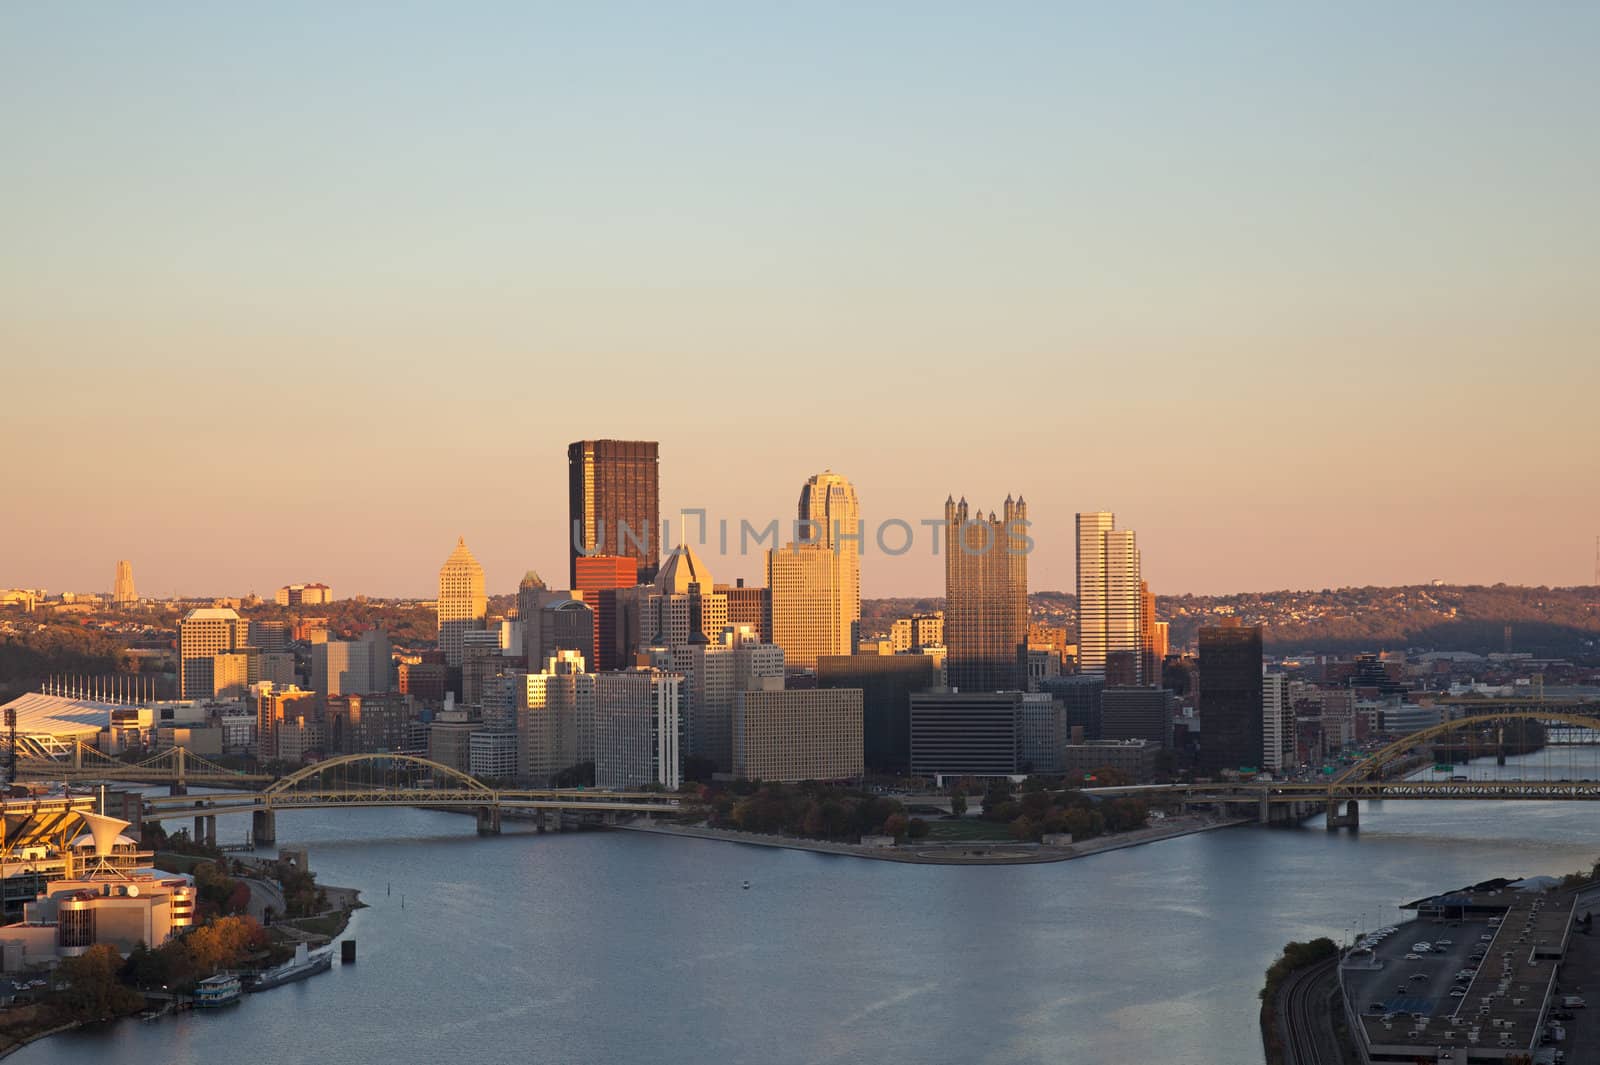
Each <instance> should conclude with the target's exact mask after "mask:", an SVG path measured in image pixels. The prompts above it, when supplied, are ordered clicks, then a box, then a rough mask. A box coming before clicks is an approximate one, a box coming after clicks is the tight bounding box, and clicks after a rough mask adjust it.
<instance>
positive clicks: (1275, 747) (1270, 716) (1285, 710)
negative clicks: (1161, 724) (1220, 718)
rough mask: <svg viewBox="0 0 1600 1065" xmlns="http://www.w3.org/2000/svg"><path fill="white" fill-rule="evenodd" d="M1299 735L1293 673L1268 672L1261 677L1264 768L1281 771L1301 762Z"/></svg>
mask: <svg viewBox="0 0 1600 1065" xmlns="http://www.w3.org/2000/svg"><path fill="white" fill-rule="evenodd" d="M1202 724H1203V723H1202ZM1295 739H1296V737H1295V713H1294V703H1293V702H1292V701H1291V700H1290V698H1289V675H1288V674H1287V673H1268V674H1267V675H1266V676H1264V677H1262V678H1261V768H1263V769H1268V770H1271V771H1272V772H1274V773H1281V772H1283V771H1284V770H1286V769H1293V768H1294V767H1295V766H1296V765H1298V764H1299V760H1298V759H1297V758H1296V757H1295V749H1296V744H1295Z"/></svg>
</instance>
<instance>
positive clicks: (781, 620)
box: [767, 470, 861, 669]
mask: <svg viewBox="0 0 1600 1065" xmlns="http://www.w3.org/2000/svg"><path fill="white" fill-rule="evenodd" d="M797 518H798V522H799V524H798V525H797V527H796V532H797V533H798V534H799V536H800V539H798V540H794V541H791V542H790V543H789V544H788V545H787V546H786V547H784V548H782V549H781V550H778V549H774V550H772V551H768V552H767V590H768V594H769V596H770V597H771V609H772V634H771V639H772V642H773V643H775V644H777V645H778V646H779V647H782V648H783V653H784V660H785V661H786V662H787V664H788V665H789V667H790V668H794V669H815V668H816V665H817V659H818V658H820V657H822V656H823V655H848V654H853V653H854V652H855V649H856V644H857V643H858V642H859V639H860V634H861V554H860V541H859V539H858V537H859V535H860V532H861V508H860V505H859V504H858V503H857V501H856V490H855V489H854V488H853V487H852V486H851V484H850V482H849V481H847V480H845V479H844V478H843V477H841V476H839V475H838V474H836V473H834V472H832V471H831V470H829V471H825V472H823V473H819V474H817V475H816V476H814V477H812V478H811V479H810V480H808V481H806V483H805V485H804V486H803V487H802V488H801V489H800V505H799V507H798V514H797Z"/></svg>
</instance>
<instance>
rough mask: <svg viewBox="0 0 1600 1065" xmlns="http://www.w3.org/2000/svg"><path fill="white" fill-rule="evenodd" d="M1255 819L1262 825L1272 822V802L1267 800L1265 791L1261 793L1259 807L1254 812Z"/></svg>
mask: <svg viewBox="0 0 1600 1065" xmlns="http://www.w3.org/2000/svg"><path fill="white" fill-rule="evenodd" d="M1256 821H1257V823H1258V824H1263V825H1270V824H1272V803H1270V802H1268V801H1267V793H1266V792H1265V791H1263V792H1262V793H1261V804H1260V809H1259V810H1257V812H1256Z"/></svg>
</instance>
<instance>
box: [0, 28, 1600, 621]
mask: <svg viewBox="0 0 1600 1065" xmlns="http://www.w3.org/2000/svg"><path fill="white" fill-rule="evenodd" d="M1597 39H1600V7H1596V6H1594V5H1581V4H1543V5H1536V6H1534V7H1526V6H1521V5H1510V4H1504V3H1472V2H1459V0H1453V2H1427V0H1417V2H1411V3H1406V4H1389V3H1376V2H1366V3H1354V4H1339V5H1335V4H1325V5H1310V4H1283V5H1268V4H1257V3H1228V2H1221V0H1219V2H1215V3H1208V4H1181V3H1176V2H1171V3H1154V2H1153V3H1136V4H1127V5H1111V4H1101V5H1091V4H1074V3H1023V2H1015V3H1007V4H1004V5H976V4H958V3H931V2H905V3H895V2H887V0H885V2H879V3H874V4H870V5H861V4H846V3H825V2H818V3H811V4H789V5H778V4H774V3H734V2H727V3H695V2H689V0H684V2H675V3H638V4H623V3H595V4H571V3H550V4H538V3H490V2H479V3H473V4H446V3H416V4H389V3H385V4H359V3H342V4H320V3H282V4H273V5H247V4H235V3H221V4H198V3H196V4H183V3H172V4H160V5H133V4H121V3H105V4H98V5H97V4H90V3H85V4H71V5H63V4H48V3H42V2H41V3H11V4H6V5H4V6H3V7H0V144H3V145H4V146H5V147H4V163H3V166H0V189H3V190H4V194H3V195H0V235H3V239H0V501H3V504H4V512H3V513H0V587H9V586H25V587H45V588H49V589H51V590H52V591H55V590H78V591H108V590H109V589H110V586H111V581H112V576H113V572H114V564H115V562H116V560H117V559H119V558H127V559H130V560H131V561H132V562H133V565H134V574H135V578H136V580H137V581H138V584H139V588H140V591H141V592H142V593H143V594H147V595H170V594H174V593H177V594H183V595H202V594H219V595H220V594H242V593H244V592H246V591H250V590H254V591H256V592H260V593H266V592H270V590H271V589H273V588H275V587H277V586H278V585H280V584H284V583H289V582H291V581H315V580H321V581H325V582H327V583H329V584H331V585H333V587H334V590H335V592H336V594H338V595H341V596H343V595H347V594H349V595H353V594H357V593H366V594H370V595H414V596H430V595H432V594H433V593H434V591H435V590H436V588H437V572H438V567H439V565H440V564H441V563H442V562H443V561H444V559H445V557H446V556H447V555H448V554H449V553H450V550H451V549H452V547H453V546H454V544H455V542H456V538H457V537H458V536H464V537H466V540H467V543H468V545H469V546H470V547H471V548H472V550H473V551H474V553H475V554H476V555H477V557H478V558H479V560H480V561H481V562H482V563H483V564H484V567H485V569H486V571H487V575H488V583H489V589H490V591H491V592H503V591H510V590H512V589H513V588H514V587H515V585H516V582H517V580H518V579H519V578H520V577H521V575H522V574H523V572H524V571H525V570H527V569H530V568H533V569H537V570H539V571H540V572H541V573H544V574H546V575H547V576H548V577H549V578H550V580H551V583H552V585H555V584H560V583H564V580H565V577H564V574H565V571H566V544H567V534H566V528H565V526H566V521H567V515H566V495H565V476H566V459H565V449H566V445H567V443H568V442H570V441H572V440H577V439H584V438H599V437H614V438H625V439H652V440H658V441H660V444H661V494H662V500H661V503H662V510H663V513H664V514H669V515H670V514H675V513H676V512H677V511H678V510H679V509H681V508H691V507H693V508H704V509H705V510H706V511H707V512H708V513H709V514H710V515H711V517H712V519H713V522H715V521H716V520H717V519H719V518H723V517H726V518H728V519H729V520H730V521H731V522H732V523H733V527H734V528H735V529H737V527H738V523H739V521H741V520H749V521H751V522H752V524H754V525H756V526H758V527H759V526H763V525H765V523H766V522H767V521H769V520H771V519H772V518H780V519H783V520H788V519H789V518H790V517H791V515H792V514H793V513H794V508H795V503H796V499H797V497H798V493H799V490H800V486H801V484H802V483H803V482H804V480H805V478H806V477H808V476H809V475H811V474H813V473H816V472H818V471H820V470H822V469H824V468H831V469H833V470H836V471H838V472H841V473H843V474H845V475H846V476H847V477H849V478H850V479H851V480H852V481H853V482H854V483H855V485H856V487H857V491H858V493H859V496H860V499H861V505H862V509H863V512H864V517H865V518H866V520H867V521H868V524H869V527H871V526H874V525H875V524H876V523H878V522H881V521H883V520H885V519H888V518H899V519H901V520H905V521H909V522H911V523H912V524H913V525H915V524H916V522H917V521H918V520H920V519H922V518H934V517H937V516H938V515H939V514H940V513H941V506H942V503H943V501H944V499H945V497H946V495H947V494H954V495H956V496H958V497H959V496H962V495H965V496H966V498H967V499H968V500H969V501H970V503H971V504H972V505H973V506H974V507H978V508H984V509H988V508H991V507H998V506H1000V505H1001V502H1002V501H1003V500H1004V498H1005V497H1006V495H1007V494H1008V493H1011V494H1017V493H1020V494H1022V495H1023V496H1025V497H1026V498H1027V500H1028V503H1029V506H1030V516H1031V518H1032V520H1033V522H1034V530H1033V535H1034V539H1035V541H1036V544H1037V547H1036V550H1035V552H1034V554H1033V555H1032V556H1031V558H1030V562H1029V566H1030V582H1029V583H1030V586H1031V587H1033V588H1035V589H1070V588H1071V586H1072V583H1073V568H1074V558H1073V538H1072V517H1073V514H1074V513H1075V512H1077V511H1082V510H1097V509H1107V510H1112V511H1115V512H1116V514H1117V517H1118V521H1119V524H1120V525H1122V526H1124V527H1128V528H1133V529H1136V530H1137V531H1138V533H1139V540H1140V546H1141V549H1142V551H1143V557H1144V569H1145V574H1146V576H1147V577H1148V579H1149V580H1150V581H1151V584H1152V586H1153V587H1154V588H1155V589H1156V590H1157V591H1158V592H1160V593H1161V594H1176V593H1180V592H1196V593H1221V592H1229V591H1248V590H1270V589H1276V588H1321V587H1336V586H1340V585H1351V584H1393V583H1413V582H1421V581H1426V580H1429V579H1433V578H1440V579H1444V580H1447V581H1450V582H1452V583H1469V582H1482V583H1493V582H1496V581H1505V582H1508V583H1528V584H1553V585H1573V584H1581V583H1588V582H1589V581H1590V580H1591V579H1592V573H1593V567H1594V560H1595V549H1596V540H1595V537H1596V536H1597V535H1600V488H1597V486H1600V459H1597V456H1600V419H1597V418H1596V407H1595V396H1596V394H1597V391H1600V390H1597V388H1596V385H1597V384H1600V369H1597V366H1600V359H1597V350H1596V349H1597V344H1596V341H1597V339H1600V298H1597V296H1600V293H1597V291H1596V290H1597V288H1600V201H1597V197H1596V196H1595V189H1596V187H1597V185H1600V137H1596V135H1595V131H1596V130H1597V129H1600V79H1596V78H1595V76H1594V68H1593V56H1594V54H1595V49H1596V45H1597ZM713 529H714V527H713ZM919 531H920V530H919ZM734 539H735V540H737V535H736V534H735V537H734ZM734 546H735V548H736V547H737V544H735V545H734ZM712 548H713V549H712V550H710V551H708V552H707V553H706V560H707V562H708V564H709V565H710V568H711V569H712V572H713V574H714V575H715V576H716V578H717V579H718V580H731V579H732V578H735V577H741V576H742V577H746V578H749V579H751V580H753V581H754V582H756V583H759V582H760V580H761V573H762V563H761V559H760V556H759V554H758V553H751V554H749V555H743V556H741V555H738V554H737V552H735V554H733V555H732V556H727V557H723V556H719V553H718V552H717V551H716V550H715V545H712ZM942 565H943V564H942V561H941V560H940V559H939V558H937V557H935V556H934V555H933V554H932V552H931V549H929V545H927V544H926V542H925V541H923V540H919V542H918V543H917V544H916V545H915V546H914V548H913V550H912V551H911V552H909V553H907V554H905V555H904V556H901V557H892V558H891V557H886V556H884V555H883V554H881V553H879V552H877V551H876V550H875V549H873V547H872V545H869V549H868V551H867V552H866V554H865V556H864V558H863V572H862V581H863V592H864V594H866V595H868V596H881V595H919V594H920V595H938V594H942V592H943V576H942V575H943V568H942Z"/></svg>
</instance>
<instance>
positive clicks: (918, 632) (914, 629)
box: [889, 610, 944, 654]
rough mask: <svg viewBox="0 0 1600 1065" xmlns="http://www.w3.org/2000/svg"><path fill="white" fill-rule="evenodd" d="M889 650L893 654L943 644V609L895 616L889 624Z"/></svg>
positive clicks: (941, 645)
mask: <svg viewBox="0 0 1600 1065" xmlns="http://www.w3.org/2000/svg"><path fill="white" fill-rule="evenodd" d="M889 643H890V650H892V651H893V652H894V653H895V654H903V653H905V652H906V651H915V650H917V649H918V648H922V647H943V646H944V611H942V610H935V611H934V612H933V613H931V614H912V615H911V616H910V617H908V618H897V619H895V620H894V621H893V622H891V623H890V625H889Z"/></svg>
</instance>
